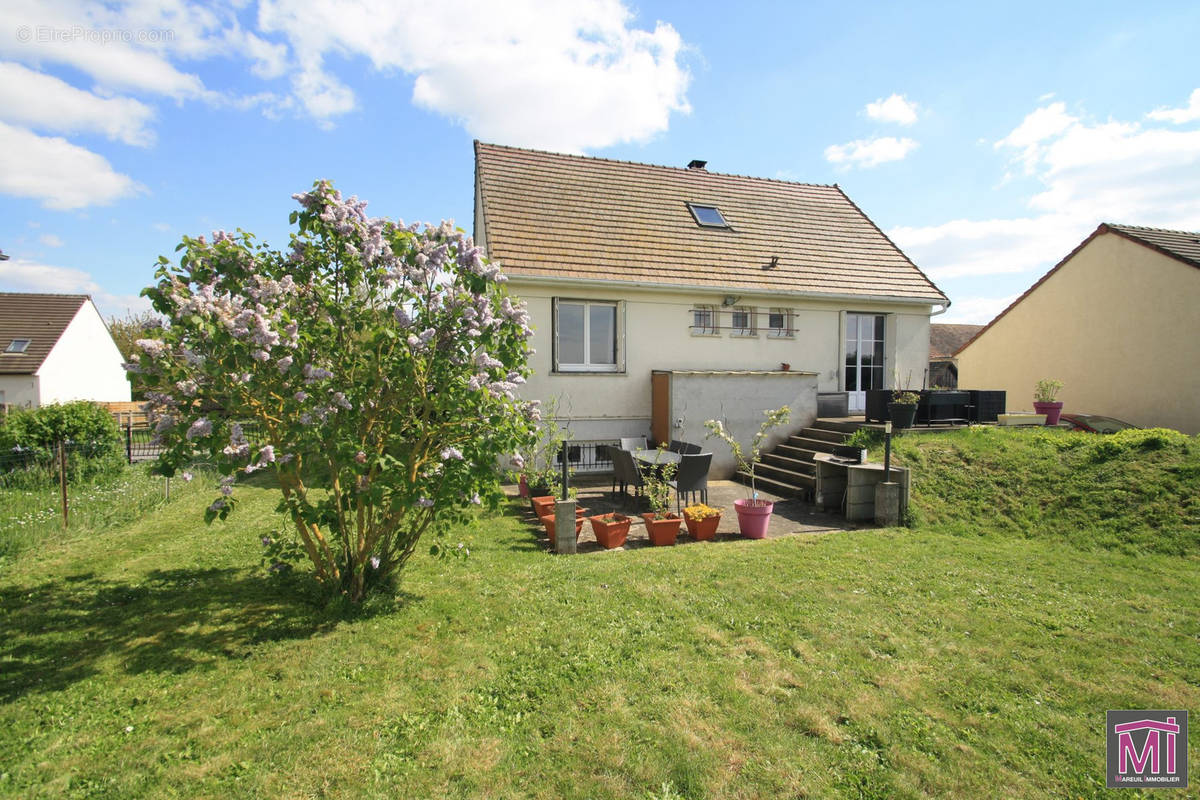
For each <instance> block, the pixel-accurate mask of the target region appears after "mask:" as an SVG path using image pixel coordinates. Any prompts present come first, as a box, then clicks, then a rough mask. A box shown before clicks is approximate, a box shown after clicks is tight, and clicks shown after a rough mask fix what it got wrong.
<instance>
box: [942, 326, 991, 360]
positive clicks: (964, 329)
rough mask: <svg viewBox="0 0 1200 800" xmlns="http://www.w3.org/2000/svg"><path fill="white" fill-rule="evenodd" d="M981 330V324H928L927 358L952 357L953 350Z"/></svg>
mask: <svg viewBox="0 0 1200 800" xmlns="http://www.w3.org/2000/svg"><path fill="white" fill-rule="evenodd" d="M981 330H983V326H982V325H951V324H948V323H938V324H931V325H930V326H929V360H930V361H935V360H937V359H945V358H953V357H954V353H955V351H957V350H958V348H960V347H962V346H963V345H964V344H966V343H967V342H968V341H969V340H970V339H971V338H972V337H973V336H975V334H977V333H979V332H980V331H981Z"/></svg>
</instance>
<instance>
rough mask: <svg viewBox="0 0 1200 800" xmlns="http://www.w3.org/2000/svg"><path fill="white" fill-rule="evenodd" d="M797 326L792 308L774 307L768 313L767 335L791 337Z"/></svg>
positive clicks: (780, 337) (778, 337)
mask: <svg viewBox="0 0 1200 800" xmlns="http://www.w3.org/2000/svg"><path fill="white" fill-rule="evenodd" d="M794 331H795V328H794V327H793V324H792V310H791V309H790V308H772V309H771V310H770V312H769V313H768V314H767V335H768V336H771V337H774V338H776V339H790V338H792V336H793V334H794Z"/></svg>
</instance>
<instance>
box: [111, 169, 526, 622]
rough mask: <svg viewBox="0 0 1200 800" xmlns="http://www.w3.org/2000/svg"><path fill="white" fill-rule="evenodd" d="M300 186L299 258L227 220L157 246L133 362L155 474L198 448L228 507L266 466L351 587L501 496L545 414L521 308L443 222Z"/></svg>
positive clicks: (320, 570) (217, 507) (319, 567)
mask: <svg viewBox="0 0 1200 800" xmlns="http://www.w3.org/2000/svg"><path fill="white" fill-rule="evenodd" d="M294 197H295V199H296V200H297V201H298V202H299V203H300V206H301V207H302V208H301V210H300V211H297V212H293V213H292V215H291V222H292V223H293V225H296V226H297V228H298V230H297V232H295V233H294V234H292V237H291V248H290V251H289V252H287V253H280V252H277V251H273V250H271V249H269V248H268V247H266V246H265V245H263V244H259V243H257V242H256V241H255V239H254V237H253V236H252V235H251V234H249V233H245V232H243V231H238V232H237V233H236V234H228V233H225V232H216V233H214V234H213V237H212V241H207V240H206V239H205V238H204V237H198V238H195V239H193V238H188V237H185V238H184V240H183V242H182V243H181V244H180V245H179V247H178V248H177V251H182V255H181V257H180V259H179V263H178V264H177V265H175V264H171V263H170V262H169V261H168V259H166V258H160V259H159V269H158V271H157V273H156V278H157V279H158V283H157V285H156V286H153V287H150V288H148V289H146V290H145V292H144V294H145V295H147V296H148V297H149V298H150V299H151V301H152V302H153V305H154V308H155V310H156V311H158V312H159V313H160V314H162V315H164V316H165V317H166V319H167V325H166V328H165V330H164V331H163V332H162V336H161V338H158V339H154V340H144V341H139V342H138V347H139V349H140V353H139V355H138V357H137V359H136V360H135V361H131V362H130V363H129V364H128V365H127V368H128V369H129V370H130V371H133V372H137V373H139V374H140V376H141V377H142V378H143V379H144V382H145V385H146V386H147V387H149V390H148V392H147V398H148V400H149V404H148V407H149V410H150V413H151V415H152V418H153V424H154V427H155V430H156V431H157V435H158V436H159V437H161V440H162V443H163V444H164V445H165V446H166V447H167V450H166V451H165V452H164V454H163V455H162V457H161V459H160V462H159V468H160V469H161V470H162V471H163V472H165V473H166V474H168V475H170V474H173V473H174V472H175V470H177V469H181V468H183V467H184V466H186V465H187V464H188V463H190V462H192V461H193V460H194V459H195V458H196V456H197V453H201V454H203V455H205V456H207V457H208V458H211V459H212V460H213V461H214V462H215V463H216V464H217V465H218V466H219V468H220V471H221V472H222V474H223V475H225V476H226V477H225V480H223V481H222V483H221V486H220V487H219V489H220V494H219V495H218V496H217V497H216V498H215V499H214V501H213V503H212V505H211V506H209V509H208V512H207V519H208V520H209V521H211V520H213V519H215V518H218V517H219V518H221V519H224V518H225V517H226V516H227V515H228V514H229V513H230V512H231V511H232V510H233V509H234V508H235V506H236V494H235V492H234V488H235V479H236V478H238V477H240V476H245V475H249V474H251V473H255V472H257V471H259V470H269V471H271V472H272V473H273V474H274V475H275V477H276V479H277V480H278V483H279V487H280V489H281V491H282V494H283V500H282V502H281V504H280V509H281V511H283V512H285V513H286V514H287V515H288V516H289V517H290V518H291V521H292V523H293V526H294V528H295V532H296V536H297V542H298V544H299V545H300V546H301V547H302V548H303V550H304V552H305V553H306V554H307V556H308V559H309V560H310V561H311V562H312V565H313V569H314V571H315V575H316V578H317V579H318V580H319V581H321V582H322V583H324V584H326V585H328V586H329V587H331V588H332V589H334V590H337V591H341V592H344V593H345V594H346V595H347V596H349V597H350V598H351V599H352V600H355V601H358V600H361V599H362V597H363V595H364V593H365V592H366V591H367V590H368V589H370V588H371V587H372V586H374V585H379V584H381V583H383V582H385V581H387V580H388V579H389V578H392V577H394V576H395V574H396V572H397V570H399V569H400V568H401V567H402V566H403V565H404V563H405V562H406V561H407V560H408V558H409V557H410V556H411V555H412V554H413V552H414V550H415V548H416V546H417V543H418V541H419V540H420V538H421V536H422V534H423V533H424V532H425V531H427V530H430V531H431V532H433V533H435V534H436V533H440V532H441V531H443V530H444V528H445V527H446V525H447V524H448V523H450V522H454V521H457V520H459V519H461V518H462V516H463V514H464V513H465V511H466V510H467V509H468V508H469V507H470V506H471V505H472V504H478V503H480V502H492V503H494V502H496V501H497V499H498V498H499V488H498V476H497V471H496V465H497V463H498V461H499V459H500V458H501V456H502V455H504V454H508V453H514V452H516V451H517V450H518V449H520V448H521V447H522V446H524V445H525V444H527V443H528V441H529V439H530V435H531V432H532V429H533V426H534V425H535V424H536V422H537V419H538V418H539V414H538V409H537V407H536V404H534V403H525V402H522V401H521V400H520V399H519V398H518V396H517V391H518V387H519V386H520V385H521V384H522V383H524V381H525V378H526V376H527V375H528V368H527V366H526V362H527V359H528V355H529V353H530V352H531V351H530V349H529V346H528V338H529V336H530V335H531V331H530V328H529V317H528V315H527V314H526V312H525V308H524V304H523V303H521V302H518V301H516V300H514V299H512V298H511V297H509V296H508V295H507V293H506V291H505V288H504V281H505V278H504V276H503V275H502V274H501V272H500V269H499V267H498V266H497V265H495V264H492V263H489V262H488V261H487V260H486V259H485V258H484V257H483V254H482V252H481V250H480V249H479V248H477V247H475V246H474V244H473V243H472V241H471V239H470V237H468V236H465V235H464V234H463V233H462V232H461V231H457V230H455V229H453V228H452V227H451V226H450V225H449V224H447V223H443V224H442V225H440V226H437V227H434V226H429V225H410V226H407V227H406V226H405V225H404V224H403V223H399V222H392V221H390V220H387V219H381V218H372V217H368V216H367V215H366V210H365V209H366V204H365V203H363V202H360V201H358V200H357V199H356V198H353V197H351V198H348V199H343V198H342V195H341V193H340V192H337V191H335V190H334V189H333V187H332V186H331V185H330V184H329V183H327V182H318V183H316V184H315V185H314V187H313V189H312V191H310V192H307V193H303V194H297V195H294ZM435 549H437V545H435Z"/></svg>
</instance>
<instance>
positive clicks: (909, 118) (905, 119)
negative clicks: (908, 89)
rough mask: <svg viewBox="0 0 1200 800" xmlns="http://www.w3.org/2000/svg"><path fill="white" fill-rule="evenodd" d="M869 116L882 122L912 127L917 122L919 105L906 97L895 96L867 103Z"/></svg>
mask: <svg viewBox="0 0 1200 800" xmlns="http://www.w3.org/2000/svg"><path fill="white" fill-rule="evenodd" d="M867 116H868V117H870V118H871V119H877V120H879V121H880V122H894V123H896V124H897V125H912V124H913V123H914V122H916V121H917V104H916V103H913V102H910V101H909V100H908V99H907V98H906V97H905V96H904V95H900V94H893V95H892V96H891V97H889V98H887V99H886V100H882V99H881V100H876V101H875V102H874V103H867Z"/></svg>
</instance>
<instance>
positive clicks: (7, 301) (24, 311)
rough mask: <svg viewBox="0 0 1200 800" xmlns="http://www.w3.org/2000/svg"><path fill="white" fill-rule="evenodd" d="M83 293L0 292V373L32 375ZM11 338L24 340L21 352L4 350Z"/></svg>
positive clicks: (79, 304) (83, 299)
mask: <svg viewBox="0 0 1200 800" xmlns="http://www.w3.org/2000/svg"><path fill="white" fill-rule="evenodd" d="M90 299H91V298H90V297H88V296H87V295H86V294H18V293H14V292H0V375H33V374H34V373H36V372H37V371H38V369H39V368H40V367H41V366H42V362H43V361H45V360H46V356H48V355H50V351H51V350H52V349H54V345H56V344H57V343H58V340H59V338H60V337H61V336H62V335H63V331H65V330H66V329H67V326H68V325H70V324H71V320H73V319H75V315H76V314H77V313H78V312H79V309H80V307H82V306H83V304H84V303H86V302H88V301H89V300H90ZM14 339H28V340H29V347H28V348H26V350H25V352H23V353H8V352H5V351H6V350H7V349H8V347H9V344H10V343H11V342H12V341H13V340H14Z"/></svg>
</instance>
